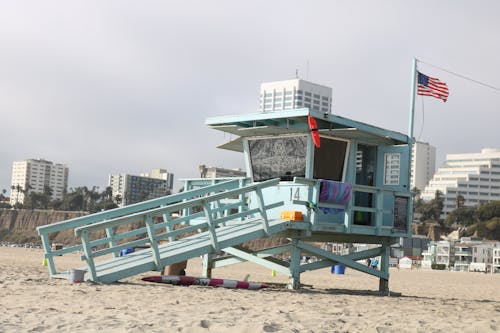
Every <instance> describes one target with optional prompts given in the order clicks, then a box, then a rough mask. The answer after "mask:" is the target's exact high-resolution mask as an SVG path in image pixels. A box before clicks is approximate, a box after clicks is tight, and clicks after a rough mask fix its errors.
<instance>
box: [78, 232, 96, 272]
mask: <svg viewBox="0 0 500 333" xmlns="http://www.w3.org/2000/svg"><path fill="white" fill-rule="evenodd" d="M80 237H81V239H82V247H83V253H84V254H85V259H86V261H87V266H88V268H89V271H90V272H89V273H90V276H91V280H92V281H94V282H98V281H97V272H96V270H95V263H94V257H93V253H92V247H91V246H90V244H89V243H90V242H89V234H88V231H87V230H83V231H82V234H81V236H80Z"/></svg>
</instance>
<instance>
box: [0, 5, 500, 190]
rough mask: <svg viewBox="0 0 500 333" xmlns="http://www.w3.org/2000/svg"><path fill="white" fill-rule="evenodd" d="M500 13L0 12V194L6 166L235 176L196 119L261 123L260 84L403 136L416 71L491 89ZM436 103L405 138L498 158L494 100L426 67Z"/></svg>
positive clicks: (101, 175) (484, 8)
mask: <svg viewBox="0 0 500 333" xmlns="http://www.w3.org/2000/svg"><path fill="white" fill-rule="evenodd" d="M499 14H500V2H499V1H480V2H477V1H457V0H452V1H417V2H408V1H255V0H254V1H178V2H173V1H172V2H170V1H148V0H142V1H123V0H121V1H102V0H85V1H22V0H21V1H2V2H1V3H0V115H1V117H0V124H1V127H0V128H1V144H0V189H2V188H9V187H10V182H11V171H12V162H13V161H16V160H25V159H29V158H44V159H47V160H50V161H53V162H56V163H63V164H66V165H67V166H68V167H69V170H70V173H69V185H70V187H75V186H84V185H86V186H93V185H97V186H101V188H102V187H104V186H106V184H107V179H108V174H110V173H121V172H126V173H132V174H139V173H141V172H148V171H149V170H150V169H152V168H158V167H160V168H165V169H167V170H169V171H170V172H173V173H174V174H175V179H176V184H175V186H174V190H175V191H177V189H178V188H179V187H180V186H181V184H180V183H179V182H178V180H179V179H181V178H188V177H198V165H199V164H206V165H210V166H222V167H227V168H237V167H243V163H242V161H243V158H242V156H241V154H238V153H235V152H227V151H224V150H220V149H217V148H216V146H217V145H219V144H222V143H223V142H225V141H226V139H228V138H227V137H225V136H224V133H222V132H219V131H215V130H210V129H209V128H207V127H206V126H205V125H204V122H205V119H206V118H208V117H212V116H219V115H228V114H245V113H253V112H257V111H258V103H259V89H260V83H261V82H266V81H277V80H284V79H291V78H294V77H295V71H296V69H298V70H299V74H300V76H301V77H302V78H304V79H308V80H309V81H312V82H316V83H319V84H323V85H327V86H330V87H332V88H333V107H332V112H333V113H334V114H336V115H340V116H344V117H348V118H352V119H354V120H359V121H363V122H367V123H371V124H374V125H377V126H381V127H384V128H387V129H391V130H395V131H398V132H402V133H405V134H406V133H407V132H408V114H409V109H410V85H411V80H410V79H411V63H412V59H413V58H414V57H416V58H417V59H421V60H422V61H425V62H427V63H430V64H433V65H436V66H439V67H442V68H445V69H447V70H450V71H453V72H456V73H459V74H461V75H464V76H467V77H471V78H473V79H475V80H479V81H482V82H485V83H488V84H490V85H493V86H496V87H500V79H499V77H500V76H499V72H500V66H499V54H500V37H499V32H500V19H499ZM419 69H420V71H422V72H424V73H425V74H427V75H429V76H434V77H438V78H439V79H441V80H442V81H444V82H446V83H447V84H448V86H449V90H450V96H449V99H448V101H447V102H446V103H443V102H442V101H441V100H438V99H434V98H431V97H424V98H425V99H424V98H422V97H419V98H417V102H416V108H415V109H416V113H415V130H414V133H415V137H416V138H417V139H418V140H420V141H426V142H429V143H431V144H432V145H434V146H436V148H437V157H438V162H439V163H440V162H442V161H443V160H444V158H445V155H446V154H449V153H462V152H463V153H466V152H478V151H479V150H480V149H481V148H484V147H493V148H500V134H499V131H498V128H499V123H500V112H499V111H500V110H499V105H500V92H499V91H497V90H494V89H490V88H485V87H483V86H480V85H478V84H476V83H473V82H471V81H468V80H464V79H462V78H460V77H457V76H455V75H452V74H450V73H447V72H444V71H441V70H440V69H437V68H434V67H432V66H429V65H426V64H420V65H419Z"/></svg>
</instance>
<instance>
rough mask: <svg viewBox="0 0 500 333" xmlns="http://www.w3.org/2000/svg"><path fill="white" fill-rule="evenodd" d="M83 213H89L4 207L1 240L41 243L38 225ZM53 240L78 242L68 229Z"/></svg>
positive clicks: (0, 215) (57, 241) (0, 211)
mask: <svg viewBox="0 0 500 333" xmlns="http://www.w3.org/2000/svg"><path fill="white" fill-rule="evenodd" d="M82 215H87V213H86V212H64V211H55V210H27V209H19V210H17V209H3V210H0V241H5V242H11V243H35V244H40V242H41V241H40V237H39V236H38V233H37V232H36V228H37V227H38V226H42V225H46V224H50V223H54V222H59V221H63V220H67V219H71V218H75V217H78V216H82ZM51 241H52V242H55V243H64V244H72V243H75V242H76V238H75V236H74V235H73V233H72V232H71V231H68V232H61V233H59V234H57V235H56V236H55V237H54V239H51Z"/></svg>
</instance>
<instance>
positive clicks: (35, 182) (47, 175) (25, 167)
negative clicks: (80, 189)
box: [10, 159, 69, 205]
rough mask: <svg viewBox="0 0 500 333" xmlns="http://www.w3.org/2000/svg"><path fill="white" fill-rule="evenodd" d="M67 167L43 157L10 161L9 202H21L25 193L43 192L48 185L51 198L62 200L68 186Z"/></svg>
mask: <svg viewBox="0 0 500 333" xmlns="http://www.w3.org/2000/svg"><path fill="white" fill-rule="evenodd" d="M68 174H69V169H68V167H67V166H66V165H64V164H58V163H53V162H51V161H46V160H44V159H28V160H24V161H15V162H13V163H12V178H11V179H12V180H11V193H10V204H11V205H15V204H16V203H20V204H23V203H24V201H25V194H27V193H29V192H37V193H43V192H44V189H45V188H46V187H49V188H50V190H51V192H52V195H51V199H52V200H56V199H57V200H62V198H63V195H64V193H65V192H66V191H67V188H68Z"/></svg>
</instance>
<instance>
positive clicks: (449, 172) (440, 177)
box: [421, 148, 500, 217]
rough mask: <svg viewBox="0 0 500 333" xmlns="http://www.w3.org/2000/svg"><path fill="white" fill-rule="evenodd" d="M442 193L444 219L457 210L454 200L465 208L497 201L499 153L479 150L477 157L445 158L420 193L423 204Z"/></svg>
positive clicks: (495, 150)
mask: <svg viewBox="0 0 500 333" xmlns="http://www.w3.org/2000/svg"><path fill="white" fill-rule="evenodd" d="M437 190H439V191H441V192H442V193H443V199H444V207H443V215H444V217H446V215H447V214H448V213H449V212H451V211H453V210H455V209H456V208H457V197H458V196H461V197H463V199H464V201H463V202H464V205H465V206H476V205H478V204H481V203H488V202H491V201H496V200H500V149H489V148H488V149H482V150H481V152H480V153H472V154H448V155H447V156H446V161H445V162H444V163H443V165H442V166H441V167H439V168H438V171H437V172H436V174H434V177H433V178H432V179H431V180H430V182H429V184H428V185H427V186H426V187H425V189H424V190H423V191H422V194H421V197H422V199H424V200H425V201H428V200H431V199H433V198H434V195H435V193H436V191H437Z"/></svg>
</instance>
